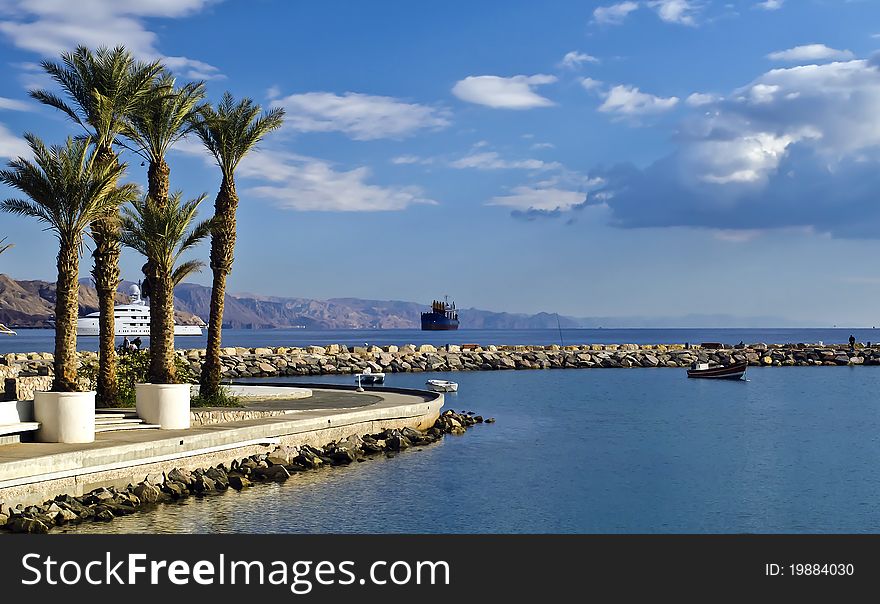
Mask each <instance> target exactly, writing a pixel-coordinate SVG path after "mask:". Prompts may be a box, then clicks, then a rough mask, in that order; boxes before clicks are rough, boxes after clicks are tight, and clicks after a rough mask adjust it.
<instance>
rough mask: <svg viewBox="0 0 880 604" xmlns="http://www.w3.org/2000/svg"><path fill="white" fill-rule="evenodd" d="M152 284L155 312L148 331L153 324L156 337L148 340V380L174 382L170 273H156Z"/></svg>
mask: <svg viewBox="0 0 880 604" xmlns="http://www.w3.org/2000/svg"><path fill="white" fill-rule="evenodd" d="M154 284H155V286H156V287H155V289H154V292H155V298H154V301H155V306H156V307H157V308H156V310H157V314H155V315H152V319H151V321H150V327H151V329H150V331H151V332H152V331H153V329H152V327H153V326H155V329H156V336H155V337H156V339H155V340H153V339H151V340H150V381H151V382H152V383H154V384H174V383H176V381H177V379H176V378H177V370H176V367H175V364H174V285H173V283H172V280H171V276H170V275H158V276H157V277H156V280H155V281H154ZM150 337H151V338H152V336H150Z"/></svg>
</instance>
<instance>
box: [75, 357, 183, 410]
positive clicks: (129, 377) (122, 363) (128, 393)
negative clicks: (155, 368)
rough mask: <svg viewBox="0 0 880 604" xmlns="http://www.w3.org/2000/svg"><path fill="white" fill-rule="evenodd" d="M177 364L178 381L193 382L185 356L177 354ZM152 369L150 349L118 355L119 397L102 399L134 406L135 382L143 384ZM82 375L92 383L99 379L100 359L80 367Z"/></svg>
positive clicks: (120, 404)
mask: <svg viewBox="0 0 880 604" xmlns="http://www.w3.org/2000/svg"><path fill="white" fill-rule="evenodd" d="M175 363H176V365H177V383H179V384H193V383H195V375H194V374H193V371H192V368H191V367H190V366H189V363H188V362H187V361H186V359H184V358H183V357H181V356H179V355H177V356H175ZM149 371H150V351H149V350H134V351H131V352H125V353H122V354H120V355H119V357H117V363H116V379H117V386H118V389H119V399H118V400H117V401H115V404H114V403H113V402H110V401H102V404H104V405H106V406H107V407H134V405H135V387H134V385H135V384H143V383H145V382H146V381H147V374H148V373H149ZM79 375H80V377H83V378H86V379H87V380H88V381H89V383H90V384H95V383H97V381H98V361H97V360H94V361H88V362H86V363H84V364H83V365H82V367H80V369H79Z"/></svg>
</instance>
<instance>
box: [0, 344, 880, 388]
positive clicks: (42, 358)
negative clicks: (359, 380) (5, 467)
mask: <svg viewBox="0 0 880 604" xmlns="http://www.w3.org/2000/svg"><path fill="white" fill-rule="evenodd" d="M80 354H81V357H82V358H83V359H84V360H85V359H93V358H94V353H92V352H86V353H80ZM178 354H179V355H181V356H182V357H183V358H185V359H186V360H187V361H188V362H189V364H190V366H191V367H192V369H193V371H194V372H195V374H196V375H199V374H200V373H201V367H202V363H203V362H204V355H205V351H204V350H198V349H194V350H180V351H178ZM695 361H699V362H703V363H705V362H715V363H720V364H724V365H727V364H730V363H734V362H741V361H747V362H748V363H749V365H753V366H759V365H762V366H768V367H769V366H772V367H784V366H839V365H880V346H876V347H865V346H863V345H860V344H857V345H856V346H855V348H854V349H852V350H850V348H849V346H847V345H818V344H748V345H739V346H729V345H725V346H723V347H721V348H703V347H701V346H688V345H685V344H649V345H638V344H583V345H576V346H559V345H555V344H554V345H551V346H485V347H483V346H476V345H464V346H454V345H450V346H444V347H441V348H436V347H434V346H432V345H430V344H423V345H421V346H415V345H413V344H409V345H406V346H400V347H398V346H382V347H380V346H344V345H338V344H331V345H329V346H307V347H305V348H288V347H279V348H224V349H222V356H221V362H222V364H223V368H222V372H223V374H222V375H223V380H234V379H238V378H244V377H279V376H313V375H334V374H354V373H360V372H362V371H364V370H365V369H367V368H369V369H370V370H371V371H373V372H379V371H381V372H386V373H402V372H422V371H496V370H522V369H600V368H602V369H608V368H632V367H650V368H653V367H670V368H683V367H688V366H690V365H691V363H693V362H695ZM51 362H52V355H51V354H50V353H29V354H7V355H5V356H4V357H0V367H4V365H3V364H5V368H4V369H3V371H6V372H10V373H11V374H12V375H17V378H15V379H17V383H18V382H22V385H21V386H16V388H17V390H16V396H25V397H26V398H28V397H29V398H32V397H33V394H32V393H33V390H34V389H39V387H40V386H41V385H43V384H44V383H45V386H46V387H48V386H49V385H50V383H51V382H50V381H49V380H48V379H43V380H42V381H40V380H36V379H33V378H38V377H41V376H47V375H48V374H50V373H51V369H52V366H51ZM12 372H14V373H12ZM23 380H25V381H24V382H23ZM27 380H30V381H27ZM7 388H8V387H7Z"/></svg>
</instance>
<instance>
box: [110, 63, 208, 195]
mask: <svg viewBox="0 0 880 604" xmlns="http://www.w3.org/2000/svg"><path fill="white" fill-rule="evenodd" d="M204 98H205V84H204V82H191V83H188V84H184V85H183V86H180V87H175V80H174V77H173V76H172V75H171V74H169V73H167V72H166V73H163V74H162V75H161V76H160V77H158V78H157V79H156V80H155V81H154V82H153V85H152V88H151V90H150V93H149V94H147V95H145V96H144V97H142V98H141V102H140V103H139V104H138V105H137V106H136V107H134V110H133V111H132V113H131V115H130V117H129V119H128V121H127V123H125V124H124V128H123V130H122V134H123V135H124V136H125V137H126V138H128V139H129V140H130V141H131V142H132V143H133V148H132V151H134V152H135V153H137V154H138V155H140V156H141V157H142V158H143V159H144V160H145V161H146V162H148V163H149V167H148V168H147V195H149V196H150V197H152V198H153V199H154V200H155V201H156V203H157V204H159V205H160V206H162V205H165V204H166V203H167V202H168V183H169V176H170V173H171V169H170V168H169V167H168V163H167V162H166V161H165V155H166V154H167V153H168V150H169V149H170V148H171V147H172V146H173V145H174V143H176V142H178V141H179V140H180V139H182V138H183V137H184V136H186V135H187V134H188V133H189V132H191V131H192V127H193V120H194V118H195V117H196V113H197V111H198V109H199V103H200V102H201V101H202V99H204Z"/></svg>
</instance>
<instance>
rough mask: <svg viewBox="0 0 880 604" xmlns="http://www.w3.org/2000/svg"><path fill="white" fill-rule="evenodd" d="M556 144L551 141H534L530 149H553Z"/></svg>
mask: <svg viewBox="0 0 880 604" xmlns="http://www.w3.org/2000/svg"><path fill="white" fill-rule="evenodd" d="M555 148H556V145H554V144H553V143H535V144H534V145H532V149H536V150H540V149H555Z"/></svg>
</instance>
